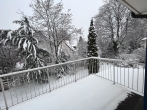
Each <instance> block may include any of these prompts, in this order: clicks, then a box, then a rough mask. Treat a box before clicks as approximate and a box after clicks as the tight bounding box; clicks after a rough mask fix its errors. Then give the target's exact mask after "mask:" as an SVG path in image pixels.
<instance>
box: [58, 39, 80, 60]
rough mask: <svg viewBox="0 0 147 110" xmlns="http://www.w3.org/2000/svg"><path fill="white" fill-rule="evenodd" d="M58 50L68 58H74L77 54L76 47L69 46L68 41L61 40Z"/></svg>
mask: <svg viewBox="0 0 147 110" xmlns="http://www.w3.org/2000/svg"><path fill="white" fill-rule="evenodd" d="M59 52H64V53H65V55H66V56H68V57H69V58H70V60H74V59H75V57H76V56H78V53H77V50H76V47H75V46H71V44H70V42H69V41H62V43H61V44H60V46H59Z"/></svg>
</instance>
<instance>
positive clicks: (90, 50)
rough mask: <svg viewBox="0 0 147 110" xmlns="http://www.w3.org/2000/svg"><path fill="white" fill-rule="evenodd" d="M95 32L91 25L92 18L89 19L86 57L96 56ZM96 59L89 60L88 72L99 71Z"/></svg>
mask: <svg viewBox="0 0 147 110" xmlns="http://www.w3.org/2000/svg"><path fill="white" fill-rule="evenodd" d="M96 37H97V35H96V33H95V30H94V26H93V20H91V23H90V28H89V35H88V42H87V44H88V46H87V56H88V57H98V47H97V44H96ZM98 62H99V61H98V60H90V62H89V64H88V69H89V74H91V73H97V72H98V71H99V64H98Z"/></svg>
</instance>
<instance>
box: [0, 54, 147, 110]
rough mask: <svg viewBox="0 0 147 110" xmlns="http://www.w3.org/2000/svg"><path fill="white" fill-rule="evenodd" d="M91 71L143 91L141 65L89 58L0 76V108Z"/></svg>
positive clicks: (142, 65)
mask: <svg viewBox="0 0 147 110" xmlns="http://www.w3.org/2000/svg"><path fill="white" fill-rule="evenodd" d="M98 68H99V69H98ZM91 73H95V74H96V75H97V76H99V77H102V78H105V79H107V80H110V81H113V83H114V84H115V83H117V84H120V85H123V86H125V87H127V88H130V89H133V90H135V91H137V92H140V93H143V91H144V73H145V72H144V64H139V63H131V62H129V63H128V62H125V61H123V60H116V59H103V58H97V57H91V58H85V59H80V60H75V61H69V62H66V63H60V64H56V65H51V66H45V67H40V68H35V69H30V70H24V71H20V72H13V73H9V74H5V75H0V110H4V109H6V110H8V109H9V108H10V107H11V106H14V105H16V104H19V103H21V102H24V101H26V100H29V99H31V98H34V97H37V96H39V95H41V94H44V93H47V92H51V91H53V90H54V89H57V88H59V87H62V86H64V85H67V84H69V83H72V82H76V81H77V80H79V79H81V78H84V77H86V76H88V75H89V74H91Z"/></svg>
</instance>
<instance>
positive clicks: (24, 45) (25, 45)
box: [23, 39, 28, 51]
mask: <svg viewBox="0 0 147 110" xmlns="http://www.w3.org/2000/svg"><path fill="white" fill-rule="evenodd" d="M27 41H28V40H27V39H25V41H24V43H23V49H24V50H25V51H26V49H27Z"/></svg>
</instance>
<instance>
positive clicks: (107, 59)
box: [90, 57, 145, 65]
mask: <svg viewBox="0 0 147 110" xmlns="http://www.w3.org/2000/svg"><path fill="white" fill-rule="evenodd" d="M90 58H92V59H98V60H103V61H115V62H124V63H129V64H139V65H145V64H144V63H135V62H130V61H125V60H120V59H109V58H98V57H90Z"/></svg>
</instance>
